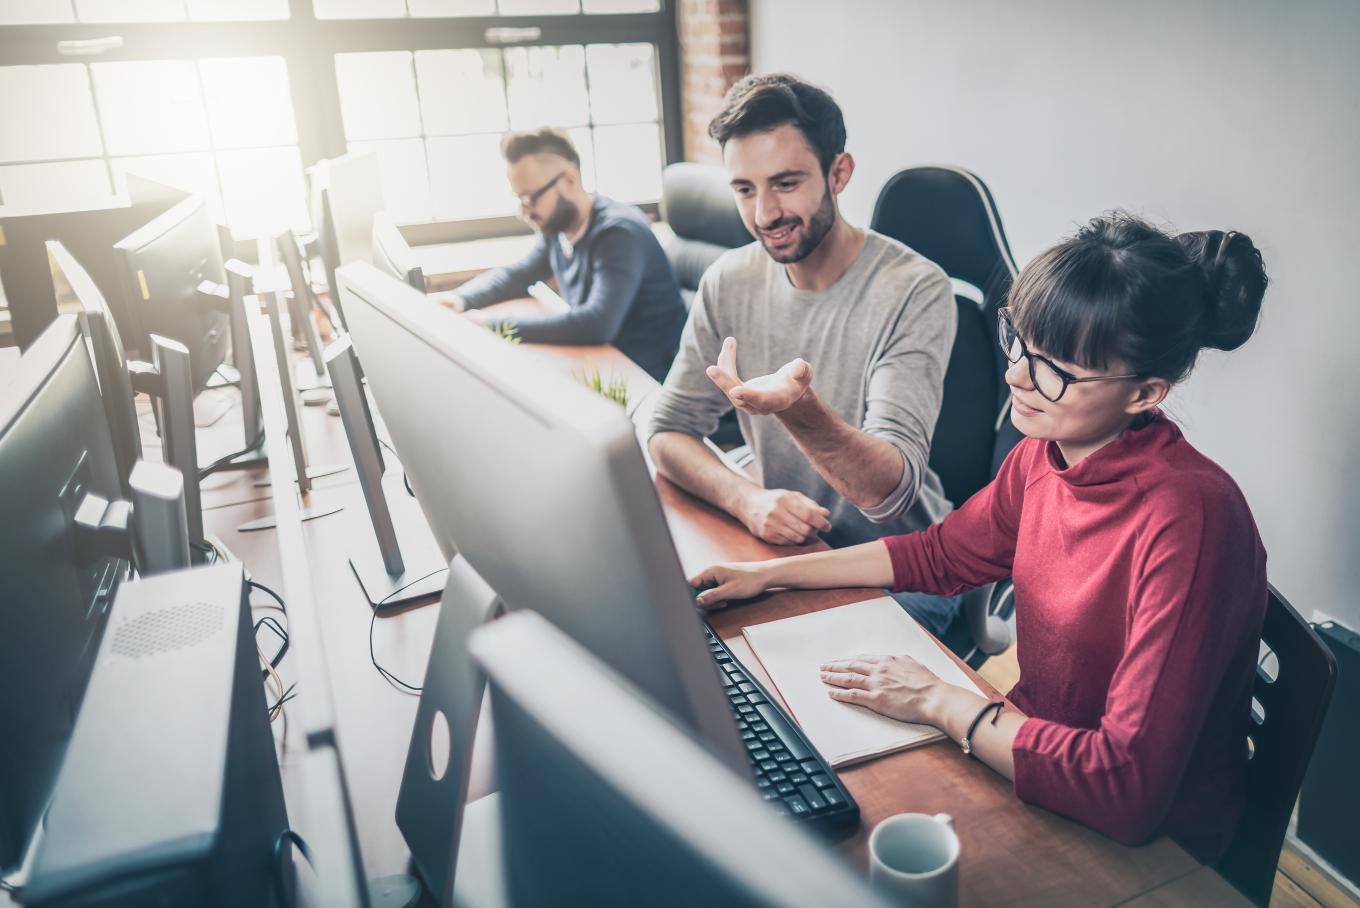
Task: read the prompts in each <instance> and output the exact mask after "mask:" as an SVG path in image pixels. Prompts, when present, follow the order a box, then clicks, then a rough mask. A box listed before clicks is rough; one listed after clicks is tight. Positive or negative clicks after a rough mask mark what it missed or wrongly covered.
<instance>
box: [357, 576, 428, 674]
mask: <svg viewBox="0 0 1360 908" xmlns="http://www.w3.org/2000/svg"><path fill="white" fill-rule="evenodd" d="M443 570H446V568H438V569H436V570H433V571H430V572H429V573H428V574H425V575H424V576H422V577H417V578H416V579H414V580H412V581H411V582H410V583H404V584H402V585H401V586H399V587H397V588H396V589H395V590H393V591H392V592H390V593H388V594H387V595H386V596H384V597H383V598H382V599H379V600H378V604H377V605H375V606H373V614H372V615H371V616H370V617H369V619H368V658H369V661H371V662H372V663H373V667H374V668H376V669H377V670H378V674H380V675H382V676H383V679H384V680H385V681H386V682H387V683H388V684H390V685H392V686H393V687H395V688H396V689H397V690H399V691H401V692H402V693H403V694H411V695H412V696H416V695H418V694H420V693H421V692H422V691H424V690H425V688H423V687H417V686H416V685H414V684H409V683H407V682H405V681H403V680H401V679H400V678H398V677H397V676H396V675H394V674H392V673H391V672H390V671H388V670H387V669H385V668H383V667H382V666H381V665H379V664H378V656H377V654H376V653H375V652H374V651H373V626H374V625H375V624H377V623H378V609H380V608H382V607H383V606H384V605H386V604H387V603H389V602H391V601H392V599H393V597H395V596H399V595H401V594H402V593H404V592H406V591H407V590H408V589H410V588H411V587H413V586H415V585H416V584H417V583H420V582H421V581H422V580H425V579H427V578H429V577H433V576H434V575H435V574H438V573H439V572H440V571H443Z"/></svg>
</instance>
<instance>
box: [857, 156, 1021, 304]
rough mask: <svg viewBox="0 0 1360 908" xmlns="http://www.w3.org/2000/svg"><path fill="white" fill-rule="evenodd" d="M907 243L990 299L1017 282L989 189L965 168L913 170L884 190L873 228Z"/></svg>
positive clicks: (1003, 232) (902, 174) (922, 168)
mask: <svg viewBox="0 0 1360 908" xmlns="http://www.w3.org/2000/svg"><path fill="white" fill-rule="evenodd" d="M869 226H870V227H872V228H873V229H874V230H877V231H878V232H879V233H882V234H884V235H885V236H890V237H892V238H893V239H895V240H898V241H899V242H902V243H906V244H907V245H908V246H910V247H911V248H912V249H914V250H916V251H917V252H919V253H921V255H924V256H925V257H926V258H928V259H930V260H931V261H933V262H935V263H936V264H937V265H939V266H940V267H941V268H943V269H944V271H945V273H946V274H948V275H949V276H950V277H953V278H959V279H961V280H965V281H967V282H968V283H970V284H972V285H974V286H975V287H977V288H979V289H980V290H982V291H983V292H984V294H986V293H990V292H991V291H992V290H993V289H994V288H993V287H989V286H988V285H989V284H994V285H997V286H1000V285H1003V284H1004V285H1008V284H1009V282H1010V279H1011V278H1013V277H1014V276H1015V273H1016V268H1015V260H1014V259H1013V258H1012V257H1011V250H1010V246H1009V245H1008V244H1007V243H1006V233H1005V231H1004V230H1002V228H1001V216H1000V214H998V213H997V210H996V203H995V202H993V201H992V194H991V192H990V191H989V190H988V189H987V185H986V184H985V183H983V182H982V180H980V179H978V177H977V176H975V175H974V174H971V173H969V172H968V171H966V170H964V169H963V168H961V167H912V168H908V169H907V170H903V171H900V172H898V173H897V174H895V175H894V176H893V177H892V178H891V179H889V180H888V182H887V183H886V184H885V185H884V186H883V190H882V191H881V192H880V193H879V194H878V201H877V203H875V205H874V215H873V218H872V219H871V221H870V224H869Z"/></svg>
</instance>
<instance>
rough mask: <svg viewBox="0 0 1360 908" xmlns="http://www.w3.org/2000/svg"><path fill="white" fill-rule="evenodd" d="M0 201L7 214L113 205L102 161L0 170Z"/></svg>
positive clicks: (1, 208)
mask: <svg viewBox="0 0 1360 908" xmlns="http://www.w3.org/2000/svg"><path fill="white" fill-rule="evenodd" d="M0 198H2V199H3V201H4V204H3V205H0V212H3V213H4V214H20V213H34V212H47V211H80V210H81V209H84V208H106V207H108V206H110V205H112V204H113V202H114V198H113V192H112V190H111V189H110V188H109V168H108V165H107V164H105V163H104V162H103V161H102V160H93V161H62V162H60V163H56V164H17V165H14V166H11V167H0Z"/></svg>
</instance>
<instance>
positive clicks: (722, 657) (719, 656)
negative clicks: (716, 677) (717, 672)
mask: <svg viewBox="0 0 1360 908" xmlns="http://www.w3.org/2000/svg"><path fill="white" fill-rule="evenodd" d="M713 661H714V662H717V663H718V664H720V665H721V664H723V663H725V662H731V661H732V657H731V656H729V655H727V653H724V652H722V651H719V652H716V653H714V654H713ZM724 667H725V666H724Z"/></svg>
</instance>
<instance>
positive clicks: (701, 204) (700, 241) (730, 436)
mask: <svg viewBox="0 0 1360 908" xmlns="http://www.w3.org/2000/svg"><path fill="white" fill-rule="evenodd" d="M661 214H662V217H663V218H665V220H666V223H667V224H669V225H670V228H671V230H672V231H673V232H674V234H675V235H674V236H673V237H672V238H671V239H669V240H668V241H667V242H666V246H665V248H666V257H667V258H668V259H670V262H671V268H672V269H674V271H675V277H676V280H678V281H679V282H680V296H681V297H682V298H683V299H684V301H685V308H686V309H688V308H689V307H690V304H691V303H692V302H693V301H694V293H695V291H696V290H698V289H699V278H701V277H703V275H704V272H705V271H707V270H708V266H709V265H712V264H713V263H714V262H715V261H717V258H718V256H720V255H722V254H723V253H724V252H726V251H727V250H729V249H733V248H735V247H737V246H745V245H746V244H747V243H749V242H751V234H750V233H748V232H747V230H746V225H744V224H743V223H742V222H741V215H740V214H738V213H737V205H736V202H734V201H733V200H732V189H731V187H729V186H728V185H727V176H726V175H725V174H724V173H723V171H722V170H720V169H719V168H717V167H709V166H706V165H703V164H694V163H689V162H682V163H679V164H671V165H670V166H669V167H667V168H666V169H665V171H663V172H662V174H661ZM710 437H711V438H712V439H713V441H714V442H715V443H716V444H718V445H720V446H722V447H729V448H730V447H732V446H733V445H740V444H741V443H742V436H741V429H739V428H738V427H737V417H736V413H735V412H732V413H728V414H727V415H726V416H724V417H723V419H722V422H721V423H720V424H719V426H718V431H717V432H715V433H713V435H712V436H710Z"/></svg>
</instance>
